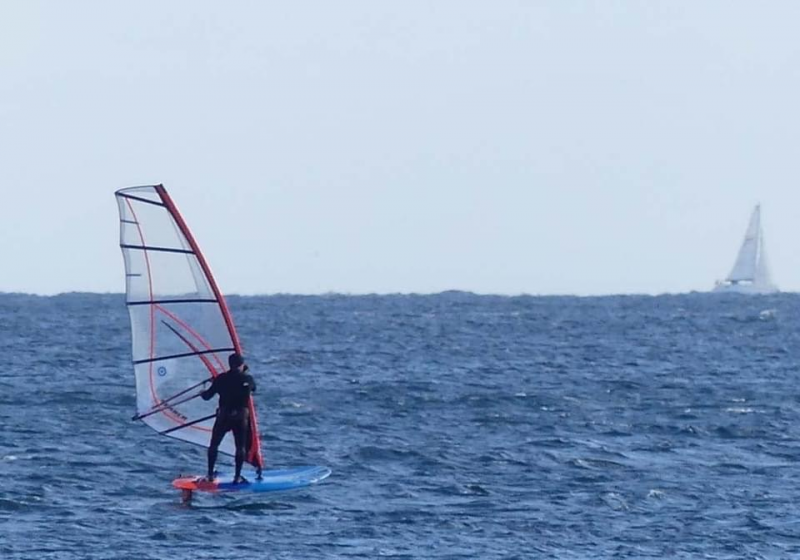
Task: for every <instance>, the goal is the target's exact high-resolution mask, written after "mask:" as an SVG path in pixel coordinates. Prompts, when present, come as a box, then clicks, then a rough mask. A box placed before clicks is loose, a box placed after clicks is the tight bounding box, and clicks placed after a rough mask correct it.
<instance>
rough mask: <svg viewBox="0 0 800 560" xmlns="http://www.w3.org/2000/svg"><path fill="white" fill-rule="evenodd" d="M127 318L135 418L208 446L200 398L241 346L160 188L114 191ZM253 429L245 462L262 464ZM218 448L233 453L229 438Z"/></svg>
mask: <svg viewBox="0 0 800 560" xmlns="http://www.w3.org/2000/svg"><path fill="white" fill-rule="evenodd" d="M116 196H117V203H118V206H119V214H120V246H121V247H122V254H123V258H124V260H125V272H126V299H127V305H128V310H129V314H130V321H131V335H132V356H133V363H134V374H135V378H136V399H137V403H136V405H137V417H138V418H140V419H141V420H142V421H144V422H145V423H146V424H147V425H149V426H150V427H152V428H153V429H155V430H156V431H158V432H159V433H162V434H164V435H168V436H170V437H174V438H177V439H180V440H183V441H187V442H190V443H195V444H198V445H202V446H205V447H207V446H208V444H209V441H210V437H211V428H212V426H213V423H214V416H215V412H216V402H215V400H212V401H208V402H207V401H203V400H202V399H200V398H197V395H198V394H199V392H200V391H202V390H203V389H204V388H207V387H208V384H209V383H210V380H211V379H213V377H216V376H217V375H219V374H221V373H223V372H224V371H225V370H226V369H227V358H228V355H229V354H231V353H232V352H239V351H240V347H239V342H238V339H237V336H236V332H235V329H234V326H233V322H232V320H231V318H230V315H229V313H228V311H227V306H226V305H225V302H224V299H223V297H222V295H221V294H220V293H219V290H218V289H217V287H216V285H215V283H214V280H213V277H212V276H211V272H210V270H209V269H208V265H207V264H206V263H205V262H204V260H203V257H202V255H201V254H200V253H199V249H198V248H197V246H196V244H195V243H194V241H193V240H192V239H191V233H189V231H188V229H187V228H186V225H185V223H184V222H183V219H182V218H181V217H180V215H179V214H178V213H177V209H176V208H175V207H174V204H173V203H172V201H171V199H170V198H169V196H168V195H167V194H166V191H165V190H164V187H163V186H160V185H159V186H147V187H133V188H128V189H122V190H120V191H118V192H117V193H116ZM251 417H252V419H253V430H252V434H251V438H250V449H249V452H248V457H247V460H248V461H249V462H251V463H253V464H254V465H255V466H257V467H260V466H261V453H260V443H259V439H258V430H257V426H256V422H255V410H254V408H253V405H252V402H251ZM219 450H220V451H221V452H223V453H226V454H229V455H234V454H235V445H234V443H233V438H232V437H231V436H230V434H229V435H228V436H226V438H225V439H224V440H223V442H222V444H221V445H220V448H219Z"/></svg>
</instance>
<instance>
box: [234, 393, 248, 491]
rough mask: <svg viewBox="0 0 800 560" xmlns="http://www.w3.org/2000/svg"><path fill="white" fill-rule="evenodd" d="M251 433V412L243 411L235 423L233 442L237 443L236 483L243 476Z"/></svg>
mask: <svg viewBox="0 0 800 560" xmlns="http://www.w3.org/2000/svg"><path fill="white" fill-rule="evenodd" d="M249 432H250V415H249V411H248V410H247V409H243V410H241V411H240V412H239V415H238V416H237V418H236V420H235V421H234V422H233V441H234V442H235V443H236V474H235V475H234V477H233V480H234V482H238V481H239V480H240V479H241V476H242V466H243V465H244V458H245V455H246V454H247V436H248V434H249Z"/></svg>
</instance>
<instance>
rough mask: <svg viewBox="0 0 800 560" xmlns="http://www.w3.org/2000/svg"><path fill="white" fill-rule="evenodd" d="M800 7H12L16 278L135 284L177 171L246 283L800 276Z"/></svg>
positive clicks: (4, 31) (602, 284) (9, 279)
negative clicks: (145, 209)
mask: <svg viewBox="0 0 800 560" xmlns="http://www.w3.org/2000/svg"><path fill="white" fill-rule="evenodd" d="M798 21H800V3H798V2H792V1H784V2H780V1H772V2H752V1H748V2H743V1H735V0H716V1H715V0H705V1H702V2H698V1H696V0H687V1H677V0H669V1H667V0H665V1H655V0H653V1H647V2H644V1H637V0H628V1H624V2H623V1H610V0H609V1H605V2H600V1H596V2H588V1H578V0H574V1H566V0H550V1H531V0H518V1H512V0H491V1H490V0H484V1H471V0H451V1H447V0H436V1H431V0H426V1H415V0H402V1H399V0H398V1H388V2H375V1H370V0H363V1H355V0H353V1H338V2H328V1H324V0H317V1H314V2H309V1H292V2H266V1H263V2H262V1H252V2H210V1H200V0H191V1H188V0H187V1H174V0H173V1H169V2H164V1H137V2H109V1H107V0H102V1H74V2H62V1H56V0H54V1H50V2H42V1H35V0H18V1H6V2H3V3H0V193H2V196H0V262H2V263H3V264H2V266H0V291H24V292H33V293H44V294H51V293H57V292H62V291H71V290H85V291H113V292H120V291H122V290H123V289H124V282H123V280H124V271H123V263H122V257H121V256H120V253H119V248H118V246H117V245H118V238H117V234H118V228H117V211H116V206H115V202H114V197H113V191H114V190H116V189H118V188H121V187H126V186H133V185H143V184H153V183H164V185H165V186H166V187H167V189H168V190H169V191H170V193H171V195H172V197H173V198H174V199H175V201H176V203H177V204H178V206H179V208H180V209H181V210H182V212H183V214H184V217H185V218H186V220H187V221H188V223H189V225H190V227H191V228H192V230H193V231H194V233H195V236H196V237H197V239H198V242H199V243H200V245H201V247H202V248H203V249H204V252H205V253H206V257H207V258H208V260H209V261H210V263H211V266H212V268H213V270H214V272H215V274H216V276H217V279H218V281H219V283H220V286H221V288H222V290H223V291H224V292H226V293H245V294H253V293H275V292H292V293H319V292H327V291H339V292H350V293H363V292H379V293H383V292H396V291H400V292H435V291H440V290H447V289H459V290H471V291H476V292H481V293H486V292H490V293H508V294H516V293H533V294H563V293H576V294H605V293H626V292H637V293H641V292H643V293H662V292H680V291H688V290H706V289H710V288H711V287H712V286H713V283H714V280H715V279H717V278H721V277H723V276H724V275H725V274H727V272H728V271H729V269H730V267H731V266H732V265H733V261H734V258H735V255H736V251H737V249H738V246H739V244H740V242H741V239H742V237H743V235H744V231H745V227H746V225H747V220H748V218H749V214H750V211H751V209H752V207H753V205H754V204H755V203H756V202H759V201H760V202H761V203H762V204H763V218H764V227H765V231H766V240H767V247H768V251H769V253H770V257H771V262H772V268H773V273H774V276H775V280H776V282H777V284H778V285H779V286H780V287H781V288H783V289H785V290H800V250H798V249H800V189H798V177H800V173H799V171H800V169H799V167H800V157H798V147H799V146H800V142H799V136H800V132H799V131H800V126H799V125H800V110H798V107H799V106H800V102H799V101H798V100H800V35H798V33H797V22H798Z"/></svg>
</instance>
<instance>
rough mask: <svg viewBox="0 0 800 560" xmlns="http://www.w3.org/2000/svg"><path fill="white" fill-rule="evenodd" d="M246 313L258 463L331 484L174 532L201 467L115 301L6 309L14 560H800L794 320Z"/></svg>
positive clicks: (799, 324) (686, 305)
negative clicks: (147, 420)
mask: <svg viewBox="0 0 800 560" xmlns="http://www.w3.org/2000/svg"><path fill="white" fill-rule="evenodd" d="M230 305H231V307H232V310H233V313H234V316H235V318H236V321H237V324H238V328H239V331H240V335H241V337H242V339H243V341H244V344H245V349H246V352H247V354H248V357H249V359H250V361H251V366H252V370H253V373H255V374H256V375H257V376H258V379H259V387H260V392H259V394H258V395H257V402H258V407H259V415H260V418H259V420H260V425H261V426H262V429H263V444H264V453H265V458H266V461H267V463H268V464H269V465H271V466H276V467H279V466H290V465H300V464H324V465H327V466H330V467H331V468H332V469H333V475H332V476H331V477H330V478H329V479H327V480H326V481H325V482H323V483H322V484H320V485H319V486H318V487H315V488H313V489H311V490H303V491H299V492H292V493H287V494H279V495H275V496H258V497H252V498H247V499H230V498H224V497H213V496H201V497H199V498H198V499H197V500H196V501H195V503H194V504H193V505H192V506H191V507H186V506H182V505H181V504H180V503H179V499H178V496H177V495H176V494H175V492H174V491H173V490H172V488H171V487H170V485H169V482H170V480H171V479H172V478H173V477H174V476H176V475H179V474H184V473H190V472H199V471H202V470H203V468H204V462H205V458H204V455H203V450H201V449H197V448H193V447H190V446H189V447H187V446H183V445H182V444H180V443H178V442H175V441H174V440H169V439H168V438H161V437H159V436H158V435H157V434H155V433H154V432H152V431H150V430H149V429H148V428H146V427H144V426H143V425H141V424H138V423H134V422H131V421H130V416H131V414H132V411H133V406H134V398H135V396H134V390H133V383H132V376H131V366H130V350H129V348H130V340H129V336H130V335H129V332H128V319H127V316H126V310H125V307H124V304H123V301H122V298H121V297H120V296H115V295H102V296H100V295H91V294H68V295H64V296H58V297H51V298H40V297H33V296H24V295H18V294H6V295H0V351H2V355H3V356H4V357H6V359H7V361H6V363H5V364H4V368H3V371H2V373H0V426H2V429H1V430H0V475H2V477H3V480H4V481H6V484H4V485H3V487H2V488H0V537H2V538H0V556H1V557H2V558H4V559H11V560H21V559H28V558H37V559H59V560H62V559H70V560H71V559H84V558H121V557H125V558H129V557H130V558H145V559H146V558H154V559H155V558H158V559H161V558H172V559H176V560H181V559H187V560H188V559H192V560H194V559H197V558H231V557H255V558H261V557H269V558H292V559H295V558H379V557H393V558H448V559H454V558H537V557H541V558H559V559H562V558H564V559H570V558H576V559H577V558H580V559H583V558H587V557H596V558H649V557H651V558H791V557H794V556H796V554H797V550H800V525H798V523H797V521H796V520H797V519H798V515H797V513H798V512H797V511H796V510H797V506H796V504H797V503H798V497H800V496H798V493H799V491H798V487H800V485H798V481H800V475H798V472H800V471H798V467H797V465H798V464H800V443H798V441H797V434H798V429H797V427H796V426H797V425H798V421H800V397H798V396H797V390H796V387H797V385H798V368H797V366H796V362H797V361H796V360H795V359H794V357H795V356H797V355H799V354H800V320H798V317H799V316H800V314H798V308H799V307H800V298H798V297H797V296H794V295H786V294H784V295H776V296H769V297H737V296H725V295H722V296H720V295H704V294H692V295H686V296H663V297H635V296H626V297H607V298H570V297H553V298H538V297H530V296H522V297H500V296H476V295H472V294H465V293H461V292H448V293H445V294H439V295H433V296H407V295H397V296H361V297H349V296H338V295H328V296H320V297H301V296H274V297H232V298H230ZM110 545H112V546H113V549H110V548H108V547H109V546H110Z"/></svg>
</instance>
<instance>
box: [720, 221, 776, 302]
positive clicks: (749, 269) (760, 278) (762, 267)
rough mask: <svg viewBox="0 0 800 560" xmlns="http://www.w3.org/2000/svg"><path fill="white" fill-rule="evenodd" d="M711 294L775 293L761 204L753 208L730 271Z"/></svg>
mask: <svg viewBox="0 0 800 560" xmlns="http://www.w3.org/2000/svg"><path fill="white" fill-rule="evenodd" d="M714 291H715V292H728V293H738V294H774V293H775V292H777V291H778V287H777V286H775V285H774V284H773V283H772V278H771V277H770V273H769V265H768V262H767V252H766V249H765V246H764V232H763V231H762V230H761V206H760V205H757V206H756V207H755V209H754V210H753V214H752V216H750V225H748V226H747V233H746V234H745V236H744V241H743V242H742V246H741V248H740V249H739V255H738V256H737V257H736V263H735V264H734V265H733V270H731V273H730V274H728V276H727V278H725V280H723V281H718V282H717V285H716V286H715V287H714Z"/></svg>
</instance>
